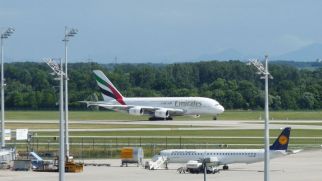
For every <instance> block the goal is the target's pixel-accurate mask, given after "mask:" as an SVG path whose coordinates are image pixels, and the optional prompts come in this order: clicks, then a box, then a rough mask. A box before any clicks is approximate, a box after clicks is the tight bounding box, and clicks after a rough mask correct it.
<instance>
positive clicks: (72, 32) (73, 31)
mask: <svg viewBox="0 0 322 181" xmlns="http://www.w3.org/2000/svg"><path fill="white" fill-rule="evenodd" d="M77 33H78V30H77V29H75V28H71V29H69V28H68V27H67V26H66V27H65V36H64V39H63V42H65V76H64V82H65V109H64V111H65V156H67V158H68V157H69V128H68V124H69V123H68V74H67V73H68V71H67V43H68V42H69V39H70V37H73V36H75V35H76V34H77Z"/></svg>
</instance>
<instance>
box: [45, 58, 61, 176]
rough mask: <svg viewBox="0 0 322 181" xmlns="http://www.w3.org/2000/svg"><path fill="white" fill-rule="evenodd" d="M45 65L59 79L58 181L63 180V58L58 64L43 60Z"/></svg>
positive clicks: (50, 60)
mask: <svg viewBox="0 0 322 181" xmlns="http://www.w3.org/2000/svg"><path fill="white" fill-rule="evenodd" d="M45 62H46V63H47V65H48V66H49V67H50V68H51V69H52V70H53V71H54V74H56V75H57V76H58V78H57V79H56V80H60V86H59V111H60V121H59V146H60V147H59V163H58V167H59V181H64V180H65V154H64V151H65V144H64V96H63V92H64V89H63V88H64V87H63V86H64V76H65V73H64V72H63V71H62V67H63V60H62V59H60V66H59V65H58V64H57V63H56V62H55V61H54V60H52V59H48V60H45Z"/></svg>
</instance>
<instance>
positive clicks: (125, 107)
mask: <svg viewBox="0 0 322 181" xmlns="http://www.w3.org/2000/svg"><path fill="white" fill-rule="evenodd" d="M79 102H81V103H86V104H87V107H89V106H99V107H103V108H106V109H111V110H115V111H117V110H122V111H128V110H129V109H131V108H134V107H139V108H141V109H142V110H143V111H144V112H145V113H154V112H155V111H156V110H160V109H165V110H167V111H168V112H169V113H170V114H175V115H182V114H183V113H184V110H182V109H174V108H167V107H152V106H138V105H119V104H106V103H105V102H100V101H98V102H92V101H79Z"/></svg>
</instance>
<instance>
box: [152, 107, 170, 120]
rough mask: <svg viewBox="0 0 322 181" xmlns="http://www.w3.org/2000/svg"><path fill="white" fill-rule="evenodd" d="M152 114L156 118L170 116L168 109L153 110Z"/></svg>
mask: <svg viewBox="0 0 322 181" xmlns="http://www.w3.org/2000/svg"><path fill="white" fill-rule="evenodd" d="M154 116H155V117H158V118H167V117H169V116H170V114H169V111H168V110H166V109H158V110H155V112H154Z"/></svg>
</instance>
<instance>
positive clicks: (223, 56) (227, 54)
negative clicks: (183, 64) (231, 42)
mask: <svg viewBox="0 0 322 181" xmlns="http://www.w3.org/2000/svg"><path fill="white" fill-rule="evenodd" d="M244 58H245V55H243V54H242V53H240V52H239V51H237V50H235V49H225V50H223V51H220V52H217V53H214V54H207V55H201V56H200V57H198V59H200V60H242V59H244Z"/></svg>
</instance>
